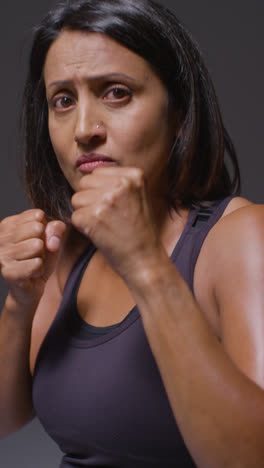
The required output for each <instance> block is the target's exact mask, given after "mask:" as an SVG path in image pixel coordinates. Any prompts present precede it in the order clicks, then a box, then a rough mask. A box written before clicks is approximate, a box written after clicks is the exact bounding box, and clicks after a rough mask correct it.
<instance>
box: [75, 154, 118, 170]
mask: <svg viewBox="0 0 264 468" xmlns="http://www.w3.org/2000/svg"><path fill="white" fill-rule="evenodd" d="M114 164H116V161H114V160H113V159H111V158H109V156H106V155H104V154H99V153H88V154H82V155H81V156H79V157H78V159H77V161H76V167H77V168H78V169H79V171H80V172H83V173H91V172H93V170H94V169H96V168H97V167H107V166H113V165H114Z"/></svg>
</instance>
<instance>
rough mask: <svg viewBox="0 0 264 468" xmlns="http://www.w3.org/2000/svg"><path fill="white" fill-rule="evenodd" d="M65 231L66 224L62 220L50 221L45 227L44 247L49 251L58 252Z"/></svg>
mask: <svg viewBox="0 0 264 468" xmlns="http://www.w3.org/2000/svg"><path fill="white" fill-rule="evenodd" d="M65 232H66V224H65V223H63V222H62V221H50V222H49V223H47V225H46V229H45V247H46V249H47V250H48V251H49V252H58V251H59V249H60V246H61V242H62V239H63V237H64V235H65Z"/></svg>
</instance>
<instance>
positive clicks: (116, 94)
mask: <svg viewBox="0 0 264 468" xmlns="http://www.w3.org/2000/svg"><path fill="white" fill-rule="evenodd" d="M131 96H132V91H131V90H130V89H128V88H125V87H123V86H122V87H121V86H114V87H113V88H111V89H108V90H107V91H106V93H105V94H104V99H105V100H106V101H126V100H128V99H129V98H130V97H131Z"/></svg>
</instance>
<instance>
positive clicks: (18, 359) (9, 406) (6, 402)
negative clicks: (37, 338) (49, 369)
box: [0, 297, 36, 437]
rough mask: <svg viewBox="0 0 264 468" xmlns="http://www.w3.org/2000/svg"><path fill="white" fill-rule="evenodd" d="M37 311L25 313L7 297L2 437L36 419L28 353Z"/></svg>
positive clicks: (1, 343) (0, 372)
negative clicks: (33, 321)
mask: <svg viewBox="0 0 264 468" xmlns="http://www.w3.org/2000/svg"><path fill="white" fill-rule="evenodd" d="M29 309H30V310H29ZM31 309H32V310H31ZM35 309H36V305H33V304H32V305H31V306H30V307H28V308H27V310H26V311H25V310H23V307H19V306H18V305H17V304H16V303H15V302H14V301H13V300H12V299H10V297H8V299H7V301H6V304H5V307H4V309H3V310H2V313H1V316H0V437H5V436H7V435H8V434H9V433H11V432H14V431H15V430H17V429H19V428H20V427H22V426H23V425H24V424H26V423H27V422H28V421H30V420H31V419H32V418H33V417H34V410H33V406H32V398H31V376H30V371H29V349H30V336H31V326H32V320H33V316H34V312H35Z"/></svg>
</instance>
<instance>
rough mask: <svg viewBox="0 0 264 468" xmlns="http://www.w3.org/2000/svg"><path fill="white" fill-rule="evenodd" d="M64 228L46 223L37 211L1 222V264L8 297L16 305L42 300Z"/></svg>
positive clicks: (60, 224)
mask: <svg viewBox="0 0 264 468" xmlns="http://www.w3.org/2000/svg"><path fill="white" fill-rule="evenodd" d="M65 229H66V226H65V224H64V223H63V222H62V221H51V222H49V223H48V222H47V220H46V217H45V213H44V212H43V211H42V210H39V209H32V210H27V211H25V212H23V213H20V214H18V215H14V216H9V217H8V218H5V219H4V220H3V221H1V223H0V264H1V271H2V276H3V278H4V279H5V281H6V282H7V284H8V288H9V294H11V296H12V297H13V299H15V300H16V301H17V302H19V303H22V304H30V303H35V302H38V301H39V299H40V298H41V296H42V294H43V291H44V287H45V284H46V281H47V279H48V278H49V276H50V275H51V273H52V272H53V271H54V268H55V265H56V259H57V253H58V251H59V248H60V244H61V240H62V237H63V235H64V233H65Z"/></svg>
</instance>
